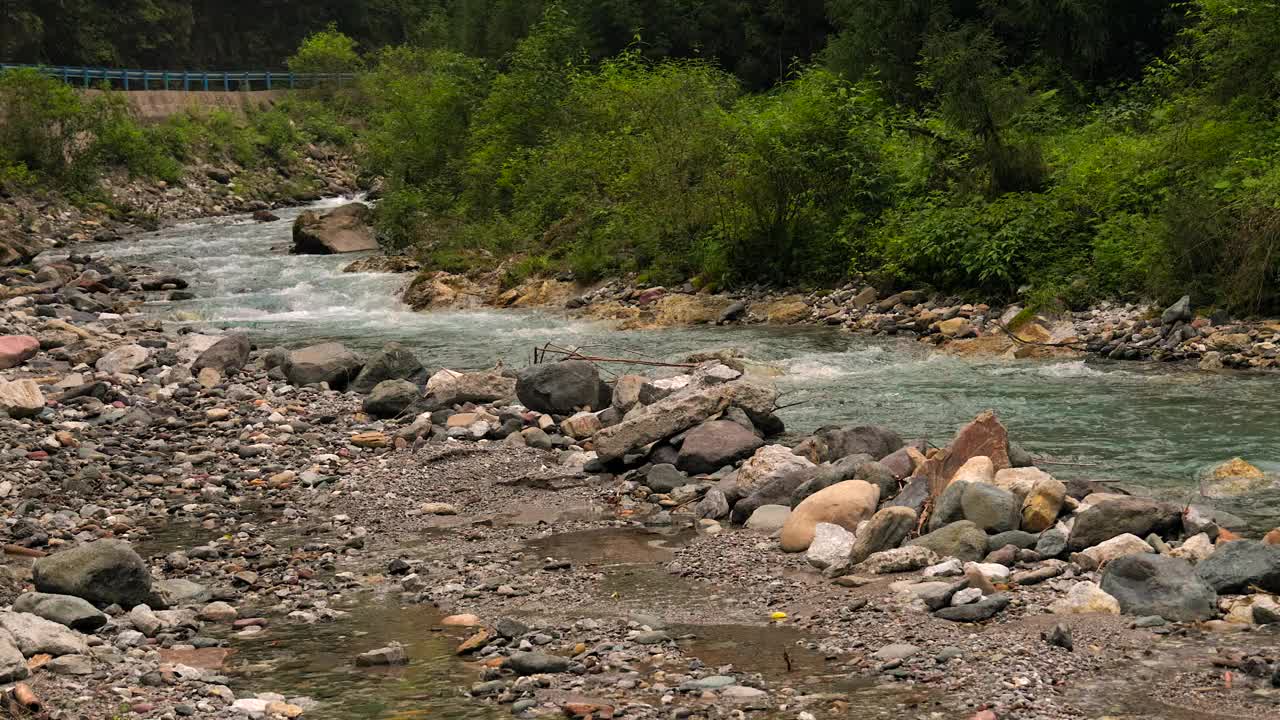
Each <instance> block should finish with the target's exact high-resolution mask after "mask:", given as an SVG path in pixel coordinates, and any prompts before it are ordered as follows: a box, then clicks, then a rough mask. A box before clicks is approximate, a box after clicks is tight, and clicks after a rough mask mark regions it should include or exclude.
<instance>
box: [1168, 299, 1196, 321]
mask: <svg viewBox="0 0 1280 720" xmlns="http://www.w3.org/2000/svg"><path fill="white" fill-rule="evenodd" d="M1193 317H1194V315H1192V313H1191V296H1190V295H1183V296H1182V297H1180V298H1178V302H1176V303H1174V304H1172V305H1170V306H1169V307H1167V308H1165V311H1164V312H1163V313H1161V315H1160V323H1161V324H1163V325H1173V324H1174V323H1176V322H1178V321H1182V322H1190V321H1191V319H1192V318H1193Z"/></svg>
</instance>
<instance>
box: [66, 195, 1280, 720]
mask: <svg viewBox="0 0 1280 720" xmlns="http://www.w3.org/2000/svg"><path fill="white" fill-rule="evenodd" d="M297 212H298V211H287V212H283V213H281V215H282V219H281V220H280V221H279V222H273V223H266V224H259V223H254V222H251V221H248V220H247V219H245V218H239V219H222V220H211V221H206V222H196V223H190V224H185V225H181V226H177V227H173V228H169V229H166V230H162V231H160V232H157V233H153V234H149V235H145V236H141V237H138V238H136V239H134V240H131V241H129V242H124V243H116V244H111V245H105V246H94V247H93V248H91V251H92V252H105V253H107V254H109V255H113V256H115V257H118V258H120V259H122V260H125V261H129V262H135V263H140V264H147V265H152V266H156V267H158V268H162V269H167V270H172V271H174V272H176V273H178V274H180V275H181V276H182V277H184V278H186V279H187V280H188V281H189V282H190V283H191V290H193V291H194V292H195V294H196V295H197V299H196V300H191V301H184V302H164V301H157V302H153V303H150V304H149V306H148V309H149V310H150V311H152V312H154V313H155V314H157V315H158V316H160V317H163V318H167V319H177V318H187V319H185V320H181V321H182V322H187V323H190V324H193V325H196V326H211V327H237V328H243V329H245V330H247V331H249V332H250V333H252V334H253V335H254V336H255V339H256V341H257V342H258V344H260V345H268V344H284V345H288V346H301V345H304V344H309V343H314V342H319V341H324V340H339V341H342V342H344V343H347V344H348V345H350V346H352V347H354V348H358V349H362V350H375V349H377V348H379V347H381V346H382V344H383V343H385V342H387V341H390V340H395V341H399V342H401V343H403V344H404V345H406V346H408V347H411V348H413V349H414V350H415V351H416V352H417V353H418V355H419V357H420V358H421V359H422V360H423V362H424V364H426V365H427V366H428V367H430V368H437V367H452V368H455V369H472V368H483V367H490V366H492V365H493V364H494V363H495V362H496V361H499V360H501V361H502V362H504V363H505V364H507V365H508V366H519V365H521V364H523V363H524V362H526V361H527V359H528V358H529V356H530V354H531V351H532V349H533V348H534V347H535V346H539V345H542V344H544V343H547V342H555V343H557V344H560V345H575V346H584V347H585V346H589V347H591V348H592V350H593V351H596V352H598V353H599V354H622V353H624V352H626V351H641V352H643V354H644V355H646V356H649V357H655V358H659V359H672V360H677V359H681V358H682V357H683V356H685V355H687V354H689V353H690V352H694V351H702V350H709V349H717V348H725V347H733V348H738V349H741V350H742V351H743V352H744V353H745V354H746V356H747V357H749V358H752V359H754V360H756V361H760V362H765V363H768V364H771V365H774V366H776V367H777V368H778V369H780V370H781V371H782V372H783V375H782V376H781V377H780V379H779V382H780V384H781V386H782V387H783V389H784V390H785V391H786V396H785V399H784V402H786V403H787V404H788V407H787V408H786V409H785V410H783V411H782V413H781V414H782V416H783V418H784V419H785V420H786V421H787V424H788V426H789V427H790V428H791V429H792V430H793V431H796V432H805V431H811V430H813V429H815V428H817V427H819V426H821V425H827V424H840V425H847V424H861V423H876V424H884V425H888V426H890V427H893V428H895V429H897V430H898V431H900V432H901V433H903V434H904V435H905V436H910V437H921V436H922V437H926V438H928V439H930V440H931V441H933V442H934V443H937V444H943V443H945V442H946V441H947V439H948V438H949V437H950V436H951V435H952V433H953V432H954V431H955V429H956V428H957V427H958V426H959V425H961V424H963V423H964V422H966V421H967V420H969V419H970V418H972V417H973V416H974V415H975V414H977V413H978V412H980V411H981V410H983V409H986V408H994V409H995V410H996V411H997V412H998V413H999V415H1000V417H1001V419H1002V420H1003V421H1004V422H1005V423H1006V424H1007V425H1008V426H1009V428H1010V431H1011V433H1012V435H1013V436H1014V437H1015V438H1016V439H1017V440H1019V441H1020V442H1022V443H1023V445H1024V446H1025V447H1027V448H1028V449H1029V450H1031V451H1032V452H1033V453H1035V454H1036V455H1038V456H1040V457H1041V458H1047V459H1052V460H1053V461H1055V462H1058V463H1060V464H1056V465H1052V466H1049V467H1050V469H1051V470H1052V472H1054V474H1055V475H1058V476H1060V477H1085V478H1091V479H1102V480H1116V481H1121V482H1123V483H1126V484H1128V485H1132V486H1135V487H1142V488H1146V489H1148V490H1150V491H1152V492H1155V493H1157V494H1160V495H1162V496H1165V497H1169V498H1171V499H1179V500H1185V499H1187V498H1189V497H1190V496H1191V495H1192V494H1194V492H1195V487H1196V485H1195V476H1196V473H1197V471H1198V470H1200V469H1202V468H1203V467H1205V466H1206V465H1207V464H1209V463H1213V462H1216V461H1219V460H1223V459H1226V458H1229V457H1231V456H1234V455H1241V456H1244V457H1245V458H1248V459H1249V460H1251V461H1253V462H1254V463H1255V464H1258V465H1261V466H1263V467H1266V468H1269V469H1273V470H1274V469H1280V402H1277V394H1278V392H1277V391H1280V377H1272V376H1260V375H1258V376H1249V375H1240V374H1209V373H1202V372H1198V371H1195V370H1190V369H1187V368H1177V367H1167V366H1152V365H1142V364H1112V363H1105V362H1082V361H1073V362H1016V363H1010V362H1000V361H974V360H967V359H965V360H962V359H958V358H953V357H948V356H945V355H942V354H938V353H934V352H932V351H931V350H929V349H928V348H926V347H924V346H923V345H920V344H918V343H914V342H910V341H905V340H887V339H873V338H866V337H859V336H853V335H850V334H847V333H842V332H839V331H837V330H831V329H828V328H769V327H748V328H733V327H729V328H710V327H703V328H677V329H666V330H654V331H635V332H618V331H615V330H612V329H610V328H609V327H608V326H607V325H604V324H600V323H592V322H584V321H577V320H567V319H565V318H562V317H558V316H556V315H555V314H551V313H545V312H514V311H471V312H438V313H431V314H420V313H414V312H411V311H410V310H408V308H406V307H405V306H403V305H402V304H400V303H399V302H398V301H397V300H396V299H395V295H396V290H397V289H398V288H399V286H400V285H402V284H403V283H404V282H406V280H407V277H405V276H396V275H385V274H352V273H343V272H342V268H344V267H345V266H346V265H347V264H349V263H350V262H351V260H352V259H354V258H352V257H351V256H341V257H338V256H328V257H319V256H292V255H289V254H288V253H287V250H288V247H289V245H290V226H291V222H292V219H293V217H294V216H296V214H297ZM193 316H194V317H198V318H200V319H199V320H198V321H193V320H190V319H189V318H191V317H193ZM1231 509H1232V510H1234V511H1237V512H1239V513H1241V514H1244V515H1246V517H1248V518H1249V519H1250V520H1251V521H1253V523H1254V524H1255V525H1257V526H1258V527H1272V526H1275V525H1276V524H1280V493H1275V494H1271V495H1267V496H1260V497H1255V498H1253V499H1250V500H1244V501H1238V502H1236V503H1234V504H1233V505H1232V506H1231ZM183 533H186V534H190V533H199V531H198V529H195V528H179V529H174V530H173V531H172V532H170V531H168V530H166V529H164V528H159V529H157V532H156V533H153V538H152V541H151V542H152V545H154V546H155V547H153V548H150V551H151V552H155V553H162V552H166V551H167V550H166V549H164V548H168V547H169V546H171V545H172V546H184V545H189V544H190V542H187V541H186V540H184V538H186V535H185V534H183ZM171 536H172V537H171ZM671 541H677V539H673V538H669V539H661V538H651V537H633V536H631V535H626V534H625V533H617V532H613V531H605V532H604V534H603V535H601V536H600V537H595V538H593V539H592V541H591V542H589V543H588V542H581V538H576V537H574V536H552V538H551V539H549V540H546V541H543V542H540V543H539V542H534V543H532V544H531V548H530V549H531V550H534V551H535V553H537V554H540V555H541V554H553V555H556V556H557V557H558V556H560V555H566V556H569V555H572V553H573V552H582V551H586V550H588V549H589V551H590V558H579V559H589V560H590V561H591V562H593V563H598V564H600V565H601V569H602V571H603V572H605V574H606V576H607V582H606V586H607V587H608V588H609V589H610V590H614V591H615V592H616V595H617V596H618V597H620V598H627V599H629V600H633V601H635V602H636V603H638V604H639V605H638V606H641V607H642V606H646V605H649V604H652V602H653V601H655V599H656V598H657V597H659V596H661V597H664V598H666V599H667V600H670V599H671V598H670V597H669V596H670V595H671V594H672V593H675V594H676V595H679V593H680V592H682V589H681V588H680V587H679V586H678V585H679V583H678V582H677V581H676V580H673V579H672V578H671V577H670V576H669V575H668V574H667V573H665V571H664V570H662V567H661V563H662V562H663V560H664V559H665V558H666V556H667V555H668V554H669V550H668V549H667V543H668V542H671ZM148 547H150V546H148ZM688 592H692V591H691V590H690V591H688ZM698 592H703V593H705V589H702V590H699V591H698ZM646 593H649V594H651V595H652V597H650V595H649V594H646ZM707 599H708V598H707V597H705V596H702V597H701V600H702V601H707ZM622 604H626V603H622ZM351 610H352V616H351V617H350V618H349V619H348V620H346V621H343V622H338V623H331V624H327V625H316V626H305V625H301V626H294V625H288V624H277V625H276V626H274V627H272V628H270V629H269V631H268V632H267V633H265V634H264V635H263V637H262V638H261V639H255V640H236V641H234V642H233V643H232V648H233V651H234V654H233V655H232V662H231V664H232V668H230V669H231V670H232V672H233V673H234V674H236V675H237V676H238V677H239V678H240V679H241V682H239V683H238V684H240V685H243V686H245V687H246V688H253V689H255V690H259V691H261V690H274V691H278V692H281V693H284V694H286V695H289V696H293V695H299V694H300V695H307V696H311V697H313V698H315V699H316V700H319V701H321V703H322V705H321V707H320V709H319V710H317V711H316V712H311V713H309V714H308V716H309V717H310V716H314V717H317V718H321V719H322V720H323V719H325V718H335V719H336V718H365V719H368V720H384V719H388V718H418V717H429V716H439V717H446V718H465V719H467V720H471V719H472V718H474V719H476V720H479V719H480V718H487V717H495V716H496V711H495V710H494V709H493V708H489V707H482V706H479V705H476V704H472V703H470V702H468V701H466V700H465V699H463V698H462V697H460V694H459V692H458V688H459V687H465V686H466V685H467V684H469V683H470V682H471V681H472V680H473V679H474V678H475V671H474V668H468V667H466V666H465V665H464V664H463V663H462V662H460V661H459V660H458V658H456V657H455V656H454V655H453V647H454V644H455V643H456V642H457V638H456V637H450V636H445V635H441V634H436V633H423V632H422V631H421V629H422V628H426V627H433V626H435V625H436V624H437V620H438V618H436V617H435V611H434V610H431V609H429V608H422V607H401V606H399V604H398V603H395V602H392V601H390V600H386V601H382V600H376V599H375V600H364V601H361V602H358V603H355V604H354V605H353V606H352V607H351ZM681 632H688V633H690V636H691V637H693V638H694V639H692V640H690V641H689V646H688V648H687V649H688V650H689V651H690V652H691V653H692V654H694V655H696V656H699V657H700V658H701V659H703V660H704V662H706V663H708V665H711V666H715V665H719V664H721V663H733V664H742V665H750V666H753V667H744V668H743V669H744V670H754V671H760V672H766V674H774V673H775V672H776V673H782V672H784V671H785V670H781V669H778V668H772V669H771V668H769V667H767V666H761V667H754V666H755V665H760V658H762V657H764V658H773V661H775V662H778V661H779V658H780V657H781V655H780V654H778V653H777V652H776V648H778V647H782V646H787V645H793V644H794V642H795V640H796V638H794V637H790V636H787V635H785V632H784V631H778V632H773V631H770V632H763V631H762V629H761V628H759V627H746V626H734V625H725V626H716V627H705V626H704V627H684V628H682V629H681ZM779 633H782V634H779ZM405 639H408V641H409V645H408V647H407V650H408V651H409V655H410V657H411V658H412V662H411V664H410V665H409V666H407V667H404V668H398V669H395V670H392V671H385V670H384V671H370V670H367V669H364V670H362V669H357V668H354V667H353V666H352V665H351V663H350V660H349V659H350V657H351V655H352V654H353V653H354V652H358V651H361V650H365V649H368V648H373V647H378V646H380V645H384V644H386V643H387V642H390V641H391V640H405ZM335 649H340V650H339V651H338V652H334V650H335ZM796 658H797V661H799V662H801V663H802V664H805V663H808V664H811V665H812V667H804V668H803V669H804V670H805V672H806V673H813V674H814V677H819V678H821V677H824V676H823V675H822V669H821V665H822V661H821V658H817V657H814V658H809V657H807V656H805V655H803V654H799V653H798V654H797V655H796ZM766 665H767V663H766ZM824 682H826V680H824ZM830 682H831V683H833V686H834V684H835V682H836V681H834V680H831V681H830ZM843 690H845V691H849V692H854V693H860V694H861V695H860V697H861V700H858V699H856V698H857V697H859V695H855V696H854V698H855V699H854V705H853V706H854V707H855V708H856V709H857V710H858V712H860V713H863V715H864V716H866V717H881V716H885V717H892V716H896V715H895V714H896V713H898V712H899V711H898V708H899V707H900V706H901V704H902V703H904V702H905V703H914V702H917V701H918V700H919V699H918V698H916V699H913V698H902V697H897V696H892V697H891V695H893V694H892V693H890V694H889V695H885V694H884V693H883V692H882V689H881V688H879V687H877V686H873V685H866V686H863V685H858V686H857V687H852V686H851V687H848V688H843ZM872 711H874V712H872ZM882 713H888V714H887V715H884V714H882Z"/></svg>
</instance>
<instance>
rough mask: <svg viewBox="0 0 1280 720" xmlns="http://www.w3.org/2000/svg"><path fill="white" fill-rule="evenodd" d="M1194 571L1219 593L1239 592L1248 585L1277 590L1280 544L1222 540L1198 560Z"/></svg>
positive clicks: (1279, 589)
mask: <svg viewBox="0 0 1280 720" xmlns="http://www.w3.org/2000/svg"><path fill="white" fill-rule="evenodd" d="M1196 574H1197V575H1199V576H1200V577H1201V578H1202V579H1203V580H1204V581H1205V582H1207V583H1209V586H1210V587H1212V588H1213V589H1214V590H1217V591H1218V592H1220V593H1242V592H1247V591H1248V589H1249V588H1250V587H1257V588H1260V589H1262V590H1265V591H1267V592H1273V593H1280V545H1267V544H1265V543H1260V542H1257V541H1254V540H1234V541H1232V542H1228V543H1223V544H1221V545H1219V546H1218V547H1217V549H1216V550H1214V552H1213V554H1212V555H1210V556H1209V557H1207V558H1205V559H1204V560H1201V561H1200V563H1199V564H1198V565H1197V566H1196Z"/></svg>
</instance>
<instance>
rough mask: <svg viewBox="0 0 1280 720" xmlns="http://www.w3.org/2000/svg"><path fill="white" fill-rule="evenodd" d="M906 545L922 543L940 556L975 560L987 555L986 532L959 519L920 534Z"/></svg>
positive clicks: (967, 560)
mask: <svg viewBox="0 0 1280 720" xmlns="http://www.w3.org/2000/svg"><path fill="white" fill-rule="evenodd" d="M907 545H922V546H924V547H927V548H929V549H930V550H932V551H934V552H935V553H937V554H938V555H940V556H942V557H954V558H959V559H961V560H964V561H966V562H969V561H972V562H977V561H979V560H981V559H982V558H984V557H986V556H987V533H986V532H984V531H983V530H982V528H980V527H978V526H977V525H975V524H973V523H972V522H970V521H968V520H961V521H959V522H953V523H951V524H950V525H947V526H945V527H942V528H939V529H937V530H934V531H933V532H931V533H929V534H928V535H921V536H920V537H918V538H916V539H915V540H912V541H911V542H908V543H907Z"/></svg>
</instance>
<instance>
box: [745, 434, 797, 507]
mask: <svg viewBox="0 0 1280 720" xmlns="http://www.w3.org/2000/svg"><path fill="white" fill-rule="evenodd" d="M811 469H813V463H811V462H809V460H808V459H807V458H803V457H801V456H799V455H796V454H795V453H793V452H791V449H790V448H788V447H787V446H786V445H765V446H764V447H761V448H760V449H758V450H756V451H755V453H754V454H753V455H752V456H751V457H750V458H748V459H747V461H746V462H744V463H742V467H740V468H738V475H737V484H738V489H739V491H741V492H743V493H746V494H750V493H753V492H755V491H756V490H757V489H759V488H764V487H766V486H769V485H772V484H773V483H774V481H776V480H779V479H781V478H794V479H796V480H797V481H798V482H797V486H798V484H799V482H802V481H803V480H802V479H801V477H802V476H800V475H798V473H801V472H806V473H807V472H808V471H810V470H811ZM803 477H808V475H805V476H803ZM794 490H795V487H793V488H792V491H794ZM790 495H791V493H788V494H787V497H789V496H790ZM779 499H780V500H782V499H783V498H779Z"/></svg>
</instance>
